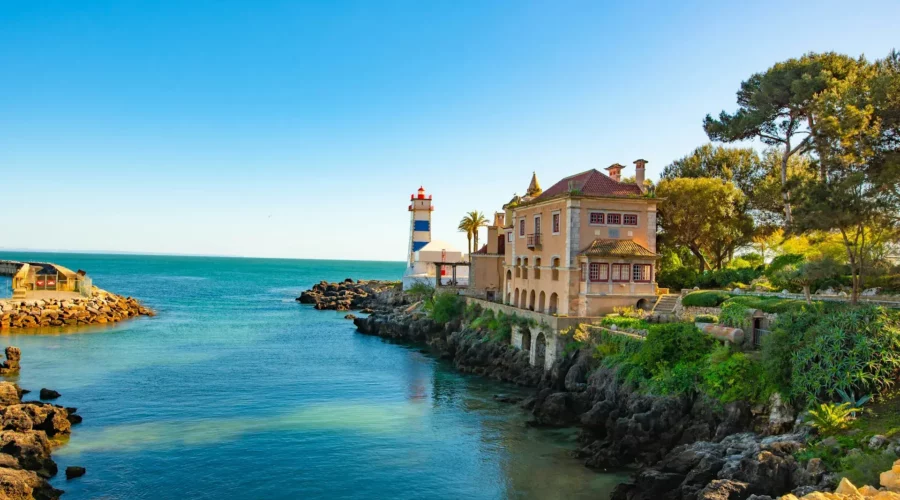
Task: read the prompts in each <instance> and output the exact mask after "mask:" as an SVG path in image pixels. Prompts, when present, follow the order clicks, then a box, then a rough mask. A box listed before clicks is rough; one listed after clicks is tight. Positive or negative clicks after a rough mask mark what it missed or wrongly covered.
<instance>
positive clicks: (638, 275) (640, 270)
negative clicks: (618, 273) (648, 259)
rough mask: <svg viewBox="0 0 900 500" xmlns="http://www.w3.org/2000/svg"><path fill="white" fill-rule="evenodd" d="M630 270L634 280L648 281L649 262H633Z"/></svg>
mask: <svg viewBox="0 0 900 500" xmlns="http://www.w3.org/2000/svg"><path fill="white" fill-rule="evenodd" d="M632 272H633V274H632V277H633V278H634V281H639V282H641V283H650V264H635V265H634V270H633V271H632Z"/></svg>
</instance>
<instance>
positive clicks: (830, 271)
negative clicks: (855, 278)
mask: <svg viewBox="0 0 900 500" xmlns="http://www.w3.org/2000/svg"><path fill="white" fill-rule="evenodd" d="M840 273H841V267H840V264H838V263H837V262H836V261H835V260H834V259H832V258H829V257H822V258H819V259H816V260H810V261H806V262H802V263H800V264H797V265H794V264H790V265H787V266H784V267H783V268H781V269H780V270H778V271H777V272H776V275H777V276H776V279H778V280H779V281H783V282H785V283H789V284H791V285H793V286H796V287H799V288H802V289H803V295H805V296H806V303H807V304H812V294H811V293H810V287H812V286H813V285H814V284H816V283H817V282H819V281H821V280H825V279H829V278H836V277H838V276H839V275H840Z"/></svg>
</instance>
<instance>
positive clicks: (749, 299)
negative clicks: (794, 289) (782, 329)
mask: <svg viewBox="0 0 900 500" xmlns="http://www.w3.org/2000/svg"><path fill="white" fill-rule="evenodd" d="M728 303H730V304H741V305H743V306H745V307H747V308H749V309H759V310H760V311H763V312H767V313H785V312H789V311H792V310H796V309H800V308H802V307H803V306H806V301H804V300H798V299H782V298H780V297H757V296H754V295H739V296H735V297H731V298H730V299H728Z"/></svg>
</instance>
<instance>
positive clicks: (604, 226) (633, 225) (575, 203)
mask: <svg viewBox="0 0 900 500" xmlns="http://www.w3.org/2000/svg"><path fill="white" fill-rule="evenodd" d="M634 164H635V165H636V172H635V182H622V180H621V175H622V170H623V169H624V168H625V167H624V166H622V165H620V164H613V165H611V166H610V167H608V168H607V169H606V170H607V171H608V172H609V174H608V175H607V174H603V173H601V172H599V171H598V170H595V169H592V170H588V171H585V172H581V173H578V174H575V175H571V176H569V177H566V178H563V179H561V180H560V181H558V182H556V183H555V184H553V185H552V186H551V187H549V188H548V189H547V190H542V189H541V186H540V183H539V182H538V179H537V176H536V175H532V178H531V182H530V183H529V186H528V189H527V190H526V192H525V195H524V196H521V197H520V196H515V197H513V199H512V200H510V202H509V203H507V204H506V205H504V207H503V209H504V214H503V217H502V219H499V220H500V224H498V223H497V222H498V218H497V217H495V223H494V226H492V227H496V228H497V229H496V231H497V236H498V237H499V238H502V240H503V243H504V248H503V252H502V264H500V265H496V261H497V258H496V257H494V258H487V257H486V256H490V255H493V254H492V253H491V250H494V251H496V252H497V254H499V253H500V248H499V247H500V245H499V243H498V244H497V245H496V247H494V246H490V245H491V242H492V232H491V227H489V228H488V243H489V247H488V248H487V249H486V252H485V253H484V254H483V255H485V257H477V258H475V259H473V262H472V264H473V270H472V274H473V276H474V277H475V278H474V279H473V283H472V285H471V286H470V290H471V292H470V293H472V294H473V295H475V296H478V295H480V294H484V295H485V296H487V295H488V292H489V291H494V296H495V297H496V292H497V291H499V295H500V297H499V298H497V300H498V301H502V302H503V303H504V304H507V305H512V306H515V307H517V308H520V309H526V310H530V311H535V312H539V313H543V314H550V315H560V316H563V315H565V316H580V317H594V316H601V315H603V314H607V313H610V312H612V310H613V308H614V307H617V306H636V307H643V308H650V307H652V306H653V304H654V303H655V301H656V293H657V289H656V275H655V268H656V265H655V264H656V260H657V259H658V256H657V254H656V207H657V199H656V198H654V197H653V196H652V195H650V194H649V193H648V192H647V189H646V187H645V186H644V173H645V167H646V164H647V162H646V161H645V160H637V161H635V162H634ZM501 225H502V227H501ZM495 269H498V270H499V272H500V276H496V271H495Z"/></svg>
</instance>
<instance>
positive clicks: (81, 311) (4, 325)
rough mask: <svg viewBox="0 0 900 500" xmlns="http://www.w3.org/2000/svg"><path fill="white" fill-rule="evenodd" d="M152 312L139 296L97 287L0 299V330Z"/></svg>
mask: <svg viewBox="0 0 900 500" xmlns="http://www.w3.org/2000/svg"><path fill="white" fill-rule="evenodd" d="M153 315H154V312H153V311H151V310H150V309H148V308H146V307H144V306H142V305H141V304H140V302H138V301H137V300H136V299H133V298H131V297H122V296H120V295H116V294H114V293H110V292H107V291H105V290H95V291H94V292H93V295H92V296H91V297H90V298H87V297H83V298H82V297H77V298H71V299H41V300H4V301H0V330H6V329H17V328H38V327H48V326H81V325H103V324H106V323H116V322H118V321H122V320H124V319H128V318H134V317H137V316H153Z"/></svg>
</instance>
